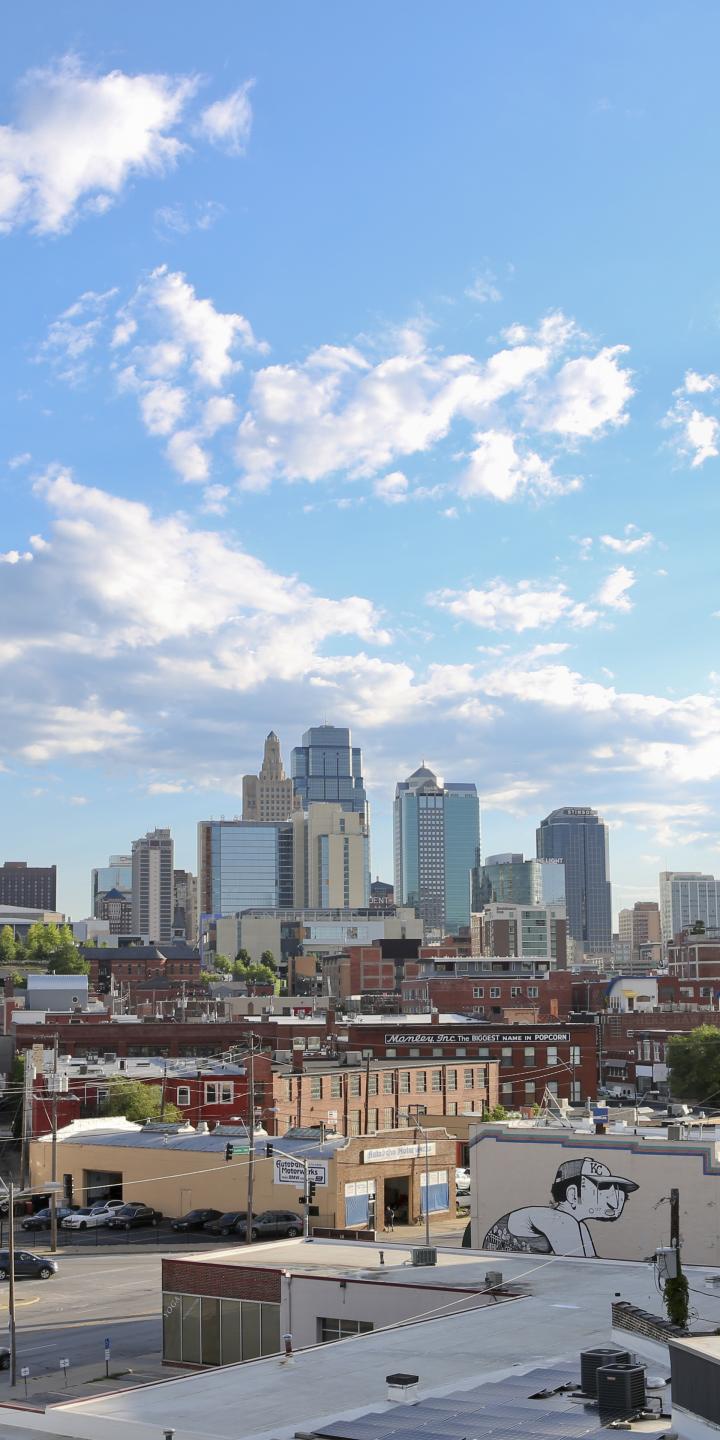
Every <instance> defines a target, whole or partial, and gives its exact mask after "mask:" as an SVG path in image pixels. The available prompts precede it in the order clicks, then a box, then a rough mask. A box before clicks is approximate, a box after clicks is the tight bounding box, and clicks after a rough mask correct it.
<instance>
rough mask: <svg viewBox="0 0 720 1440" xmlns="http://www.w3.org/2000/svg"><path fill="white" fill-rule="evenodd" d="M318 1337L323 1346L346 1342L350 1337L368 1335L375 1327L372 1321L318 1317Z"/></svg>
mask: <svg viewBox="0 0 720 1440" xmlns="http://www.w3.org/2000/svg"><path fill="white" fill-rule="evenodd" d="M317 1327H318V1328H317V1336H318V1341H319V1343H320V1344H321V1345H325V1344H327V1343H328V1341H332V1340H346V1339H347V1337H348V1335H366V1334H367V1332H368V1330H372V1328H373V1326H372V1323H371V1321H370V1320H327V1319H326V1318H325V1317H323V1316H319V1317H318V1322H317Z"/></svg>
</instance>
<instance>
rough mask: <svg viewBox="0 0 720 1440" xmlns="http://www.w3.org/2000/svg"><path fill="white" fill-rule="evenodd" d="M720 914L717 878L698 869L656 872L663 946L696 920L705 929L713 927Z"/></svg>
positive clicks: (719, 892) (716, 923)
mask: <svg viewBox="0 0 720 1440" xmlns="http://www.w3.org/2000/svg"><path fill="white" fill-rule="evenodd" d="M718 917H720V881H718V880H716V879H715V876H714V875H703V874H702V872H701V871H700V870H662V871H661V872H660V929H661V932H662V941H663V945H669V944H670V943H671V941H672V940H674V938H675V936H676V935H679V934H680V933H681V931H683V930H689V928H690V926H691V925H696V924H697V923H698V921H699V922H700V923H701V924H703V925H704V926H705V929H706V930H714V929H716V928H717V926H718V923H719V920H718Z"/></svg>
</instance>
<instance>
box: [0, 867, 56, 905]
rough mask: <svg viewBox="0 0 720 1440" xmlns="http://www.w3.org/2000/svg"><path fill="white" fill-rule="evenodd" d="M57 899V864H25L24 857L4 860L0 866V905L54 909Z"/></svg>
mask: <svg viewBox="0 0 720 1440" xmlns="http://www.w3.org/2000/svg"><path fill="white" fill-rule="evenodd" d="M56 898H57V866H56V865H28V863H27V860H6V861H5V863H4V865H0V905H14V906H16V907H17V908H18V909H23V910H55V908H56V903H55V902H56Z"/></svg>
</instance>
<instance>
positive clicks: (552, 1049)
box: [547, 1045, 558, 1065]
mask: <svg viewBox="0 0 720 1440" xmlns="http://www.w3.org/2000/svg"><path fill="white" fill-rule="evenodd" d="M547 1063H548V1065H557V1063H558V1056H557V1045H548V1047H547Z"/></svg>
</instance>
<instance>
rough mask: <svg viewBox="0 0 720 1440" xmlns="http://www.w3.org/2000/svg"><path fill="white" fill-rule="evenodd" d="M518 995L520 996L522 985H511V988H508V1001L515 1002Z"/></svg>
mask: <svg viewBox="0 0 720 1440" xmlns="http://www.w3.org/2000/svg"><path fill="white" fill-rule="evenodd" d="M520 995H522V985H511V986H510V999H511V1000H517V999H518V998H519V996H520Z"/></svg>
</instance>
